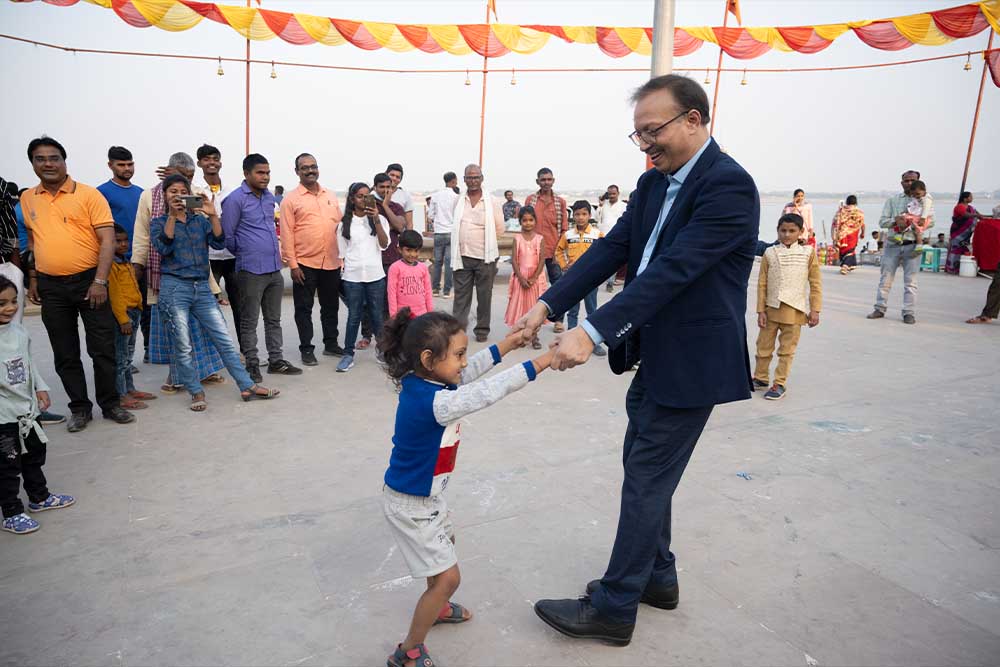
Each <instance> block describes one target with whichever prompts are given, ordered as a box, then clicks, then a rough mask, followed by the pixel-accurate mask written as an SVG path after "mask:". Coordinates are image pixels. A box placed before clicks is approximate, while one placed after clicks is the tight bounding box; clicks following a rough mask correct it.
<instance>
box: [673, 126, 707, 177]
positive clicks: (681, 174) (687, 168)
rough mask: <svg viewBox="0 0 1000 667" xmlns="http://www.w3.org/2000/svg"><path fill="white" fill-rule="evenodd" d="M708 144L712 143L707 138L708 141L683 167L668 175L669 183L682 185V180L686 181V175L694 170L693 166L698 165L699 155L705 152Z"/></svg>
mask: <svg viewBox="0 0 1000 667" xmlns="http://www.w3.org/2000/svg"><path fill="white" fill-rule="evenodd" d="M710 143H712V137H709V138H708V139H706V140H705V143H703V144H702V145H701V148H699V149H698V152H697V153H695V154H694V156H693V157H692V158H691V159H690V160H688V161H687V162H685V163H684V166H683V167H681V168H680V169H678V170H677V171H675V172H674V173H672V174H669V175H668V176H667V178H669V179H670V180H671V181H677V182H678V183H680V184H681V185H683V184H684V179H686V178H687V177H688V175H689V174H690V173H691V170H692V169H694V166H695V165H696V164H697V163H698V159H699V158H700V157H701V154H702V153H704V152H705V149H706V148H708V145H709V144H710Z"/></svg>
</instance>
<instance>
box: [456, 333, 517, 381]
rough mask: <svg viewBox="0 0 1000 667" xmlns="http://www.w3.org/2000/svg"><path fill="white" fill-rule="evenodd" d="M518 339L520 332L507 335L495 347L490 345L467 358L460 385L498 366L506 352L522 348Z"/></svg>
mask: <svg viewBox="0 0 1000 667" xmlns="http://www.w3.org/2000/svg"><path fill="white" fill-rule="evenodd" d="M520 337H521V334H520V332H518V333H512V334H508V336H507V337H506V338H504V339H503V340H502V341H500V342H499V343H497V344H496V345H490V346H489V347H488V348H486V349H485V350H480V351H479V352H477V353H475V354H474V355H472V356H471V357H469V365H468V366H466V367H465V368H464V369H463V370H462V384H463V385H464V384H467V383H469V382H472V381H473V380H475V379H476V378H478V377H480V376H482V375H485V374H486V373H488V372H489V371H490V370H492V368H493V367H494V366H496V365H497V364H499V363H500V360H501V359H503V358H504V356H506V355H507V353H508V352H510V351H511V350H516V349H517V348H519V347H523V346H524V343H523V341H521V340H520Z"/></svg>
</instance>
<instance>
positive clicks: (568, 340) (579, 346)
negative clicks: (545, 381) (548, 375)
mask: <svg viewBox="0 0 1000 667" xmlns="http://www.w3.org/2000/svg"><path fill="white" fill-rule="evenodd" d="M552 349H553V351H555V356H553V357H552V364H551V368H552V369H553V370H556V371H567V370H569V369H570V368H573V367H574V366H579V365H580V364H585V363H587V360H588V359H590V355H591V354H593V352H594V341H592V340H591V339H590V336H589V335H588V334H587V332H586V331H585V330H584V328H583V327H573V328H572V329H570V330H569V331H567V332H566V333H564V334H560V335H559V336H557V337H556V340H555V342H554V343H553V344H552Z"/></svg>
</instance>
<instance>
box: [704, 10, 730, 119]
mask: <svg viewBox="0 0 1000 667" xmlns="http://www.w3.org/2000/svg"><path fill="white" fill-rule="evenodd" d="M727 25H729V0H726V12H725V14H723V16H722V27H723V28H725V27H726V26H727ZM722 53H723V51H722V44H719V62H718V63H717V64H716V65H715V92H714V93H713V94H712V120H710V121H709V125H708V133H709V135H711V134H712V133H713V131H714V130H715V110H716V108H717V105H718V102H719V79H721V78H722Z"/></svg>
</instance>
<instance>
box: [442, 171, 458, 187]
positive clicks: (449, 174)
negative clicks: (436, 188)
mask: <svg viewBox="0 0 1000 667" xmlns="http://www.w3.org/2000/svg"><path fill="white" fill-rule="evenodd" d="M443 178H444V184H445V185H448V184H449V183H451V182H452V181H457V180H458V175H457V174H456V173H455V172H453V171H446V172H445V173H444V176H443Z"/></svg>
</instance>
